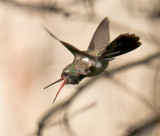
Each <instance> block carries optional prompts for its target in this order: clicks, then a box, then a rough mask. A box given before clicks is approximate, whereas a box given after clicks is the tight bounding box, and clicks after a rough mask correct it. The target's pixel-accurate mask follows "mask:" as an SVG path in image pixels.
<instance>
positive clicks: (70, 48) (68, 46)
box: [43, 26, 88, 56]
mask: <svg viewBox="0 0 160 136" xmlns="http://www.w3.org/2000/svg"><path fill="white" fill-rule="evenodd" d="M43 28H44V29H45V30H46V31H47V33H48V34H49V35H50V36H52V37H53V38H54V39H56V40H57V41H59V42H61V43H62V44H63V45H64V46H65V47H66V48H67V49H68V50H69V51H70V52H71V53H72V54H73V55H75V54H84V55H87V54H85V53H84V52H82V51H80V50H78V49H77V48H76V47H74V46H73V45H71V44H69V43H67V42H64V41H62V40H60V39H59V38H57V37H56V36H55V35H54V34H53V33H51V32H50V31H49V30H48V29H47V28H46V27H45V26H43ZM87 56H88V55H87Z"/></svg>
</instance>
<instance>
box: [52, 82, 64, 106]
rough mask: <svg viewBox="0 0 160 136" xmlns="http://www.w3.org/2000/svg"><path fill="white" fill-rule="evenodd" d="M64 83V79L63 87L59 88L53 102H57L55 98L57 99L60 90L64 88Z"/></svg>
mask: <svg viewBox="0 0 160 136" xmlns="http://www.w3.org/2000/svg"><path fill="white" fill-rule="evenodd" d="M64 85H65V80H64V81H63V83H62V85H61V87H60V88H59V90H58V92H57V94H56V97H55V98H54V100H53V103H54V102H55V100H56V98H57V96H58V94H59V92H60V91H61V89H62V88H63V86H64Z"/></svg>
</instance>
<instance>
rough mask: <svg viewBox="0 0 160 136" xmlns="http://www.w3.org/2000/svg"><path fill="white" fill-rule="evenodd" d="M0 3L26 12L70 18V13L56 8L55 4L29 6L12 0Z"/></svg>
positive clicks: (3, 0) (0, 0)
mask: <svg viewBox="0 0 160 136" xmlns="http://www.w3.org/2000/svg"><path fill="white" fill-rule="evenodd" d="M0 2H3V3H4V4H9V5H12V6H15V7H18V8H22V9H28V10H35V11H39V12H51V13H52V12H54V13H61V14H63V15H64V16H66V17H67V16H70V13H69V12H68V11H66V10H65V9H64V8H60V7H58V6H57V4H56V3H53V4H45V3H40V4H29V3H21V2H17V1H13V0H0Z"/></svg>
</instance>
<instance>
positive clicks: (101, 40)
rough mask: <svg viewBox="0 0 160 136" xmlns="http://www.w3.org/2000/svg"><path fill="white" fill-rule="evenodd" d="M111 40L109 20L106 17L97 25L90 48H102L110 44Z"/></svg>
mask: <svg viewBox="0 0 160 136" xmlns="http://www.w3.org/2000/svg"><path fill="white" fill-rule="evenodd" d="M109 40H110V34H109V20H108V18H107V17H106V18H104V19H103V20H102V22H101V23H100V24H99V26H98V27H97V29H96V31H95V33H94V35H93V37H92V40H91V42H90V44H89V47H88V50H98V49H100V48H103V47H105V46H107V45H108V44H109Z"/></svg>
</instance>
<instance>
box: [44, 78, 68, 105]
mask: <svg viewBox="0 0 160 136" xmlns="http://www.w3.org/2000/svg"><path fill="white" fill-rule="evenodd" d="M62 80H63V83H62V85H61V86H60V88H59V90H58V92H57V94H56V96H55V98H54V100H53V103H54V102H55V101H56V99H57V96H58V94H59V92H60V91H61V89H62V88H63V86H64V85H65V84H66V83H65V80H64V78H60V79H58V80H57V81H55V82H53V83H51V84H49V85H48V86H46V87H45V88H44V89H46V88H48V87H50V86H52V85H54V84H56V83H58V82H60V81H62Z"/></svg>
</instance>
